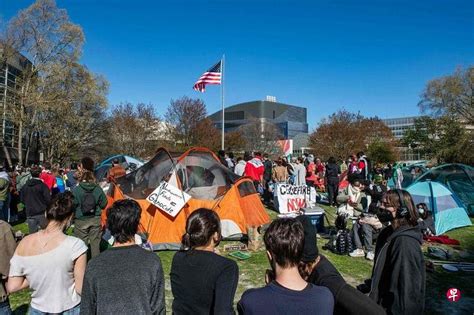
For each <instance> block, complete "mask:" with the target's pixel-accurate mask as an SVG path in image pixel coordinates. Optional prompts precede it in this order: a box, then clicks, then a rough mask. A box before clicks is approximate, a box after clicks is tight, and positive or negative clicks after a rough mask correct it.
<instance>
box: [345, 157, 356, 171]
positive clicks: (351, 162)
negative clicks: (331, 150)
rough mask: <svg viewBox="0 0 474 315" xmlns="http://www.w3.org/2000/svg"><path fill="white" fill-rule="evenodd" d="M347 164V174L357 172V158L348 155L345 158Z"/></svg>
mask: <svg viewBox="0 0 474 315" xmlns="http://www.w3.org/2000/svg"><path fill="white" fill-rule="evenodd" d="M347 164H348V172H347V174H348V175H353V174H357V170H358V168H357V165H358V164H357V159H356V157H355V156H354V155H351V156H349V158H348V159H347Z"/></svg>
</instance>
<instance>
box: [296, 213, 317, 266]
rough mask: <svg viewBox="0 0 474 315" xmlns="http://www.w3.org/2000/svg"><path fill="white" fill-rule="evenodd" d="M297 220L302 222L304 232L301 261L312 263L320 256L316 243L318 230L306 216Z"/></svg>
mask: <svg viewBox="0 0 474 315" xmlns="http://www.w3.org/2000/svg"><path fill="white" fill-rule="evenodd" d="M296 219H297V220H298V221H300V222H301V224H302V225H303V230H304V248H303V257H302V258H301V261H303V262H311V261H313V260H315V259H316V258H317V257H318V255H319V252H318V246H317V243H316V242H317V241H316V228H315V227H314V225H313V224H312V223H311V219H310V218H309V217H308V216H306V215H300V216H298V217H296Z"/></svg>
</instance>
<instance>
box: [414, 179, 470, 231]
mask: <svg viewBox="0 0 474 315" xmlns="http://www.w3.org/2000/svg"><path fill="white" fill-rule="evenodd" d="M407 191H408V192H409V193H410V194H411V196H412V197H413V201H414V202H415V204H418V203H421V202H424V203H426V205H427V206H428V209H430V210H431V211H432V213H433V218H434V222H435V230H436V235H441V234H443V233H445V232H446V231H449V230H452V229H455V228H458V227H463V226H468V225H471V220H469V217H468V216H467V214H466V210H465V209H464V207H463V205H462V203H461V201H460V200H459V199H458V198H457V197H456V195H454V194H453V192H452V191H450V190H449V189H448V188H447V187H446V186H444V185H443V184H440V183H438V182H431V181H426V182H419V183H415V184H413V185H411V186H410V187H408V188H407Z"/></svg>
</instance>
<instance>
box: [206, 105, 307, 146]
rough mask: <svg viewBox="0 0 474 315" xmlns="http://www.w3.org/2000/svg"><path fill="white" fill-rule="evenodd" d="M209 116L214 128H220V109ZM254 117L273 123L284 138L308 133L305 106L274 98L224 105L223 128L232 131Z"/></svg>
mask: <svg viewBox="0 0 474 315" xmlns="http://www.w3.org/2000/svg"><path fill="white" fill-rule="evenodd" d="M209 118H210V119H211V120H212V122H213V123H214V126H215V127H216V128H218V129H219V130H220V129H221V128H222V112H221V111H218V112H216V113H214V114H212V115H210V116H209ZM255 119H258V120H260V121H261V122H262V123H264V122H269V123H273V124H275V125H276V126H277V127H278V129H279V131H280V134H281V135H282V137H283V138H285V139H293V138H294V137H295V136H296V135H298V134H301V133H303V134H307V133H308V122H307V111H306V108H305V107H299V106H294V105H288V104H283V103H278V102H276V100H275V98H271V99H269V98H267V100H264V101H252V102H246V103H240V104H236V105H233V106H229V107H226V108H225V125H224V130H225V132H229V131H234V130H236V129H238V128H239V127H240V126H243V125H245V124H248V123H250V122H251V121H252V120H255ZM262 125H263V124H262Z"/></svg>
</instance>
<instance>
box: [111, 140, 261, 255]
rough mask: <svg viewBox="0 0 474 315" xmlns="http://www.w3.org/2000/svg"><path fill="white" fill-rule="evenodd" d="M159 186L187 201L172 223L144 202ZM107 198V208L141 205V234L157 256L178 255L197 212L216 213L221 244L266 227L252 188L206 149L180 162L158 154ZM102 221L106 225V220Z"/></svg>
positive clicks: (192, 152)
mask: <svg viewBox="0 0 474 315" xmlns="http://www.w3.org/2000/svg"><path fill="white" fill-rule="evenodd" d="M162 181H167V182H168V183H170V184H172V185H174V186H176V187H178V188H180V189H181V190H183V191H184V192H186V193H188V194H189V195H191V199H190V200H189V201H188V202H187V204H186V205H185V206H184V208H183V209H182V210H181V211H180V212H179V213H178V215H177V216H176V217H174V218H173V217H171V216H169V215H168V214H166V213H165V212H163V211H161V210H160V209H158V208H157V207H155V206H154V205H153V204H151V203H149V202H148V201H147V200H146V198H147V197H148V195H149V194H151V193H152V192H153V191H154V190H155V189H156V187H158V186H159V185H160V183H161V182H162ZM108 197H109V205H110V204H111V203H112V202H113V201H116V200H120V199H123V198H132V199H134V200H136V201H137V202H138V203H139V204H140V206H141V208H142V215H141V221H140V230H141V232H143V233H145V234H146V235H147V237H148V240H149V241H151V243H152V244H153V249H155V250H160V249H178V248H179V246H180V243H181V237H182V235H183V234H184V232H185V225H186V219H187V218H188V217H189V215H190V214H191V213H192V212H193V211H195V210H197V209H199V208H209V209H213V210H214V211H216V212H217V214H218V215H219V217H220V219H221V225H222V235H223V237H224V238H236V237H241V236H242V235H243V234H247V227H257V226H260V225H263V224H266V223H268V222H270V218H269V216H268V214H267V213H266V212H265V209H264V207H263V205H262V203H261V201H260V197H259V195H258V193H257V192H256V191H255V187H254V185H253V182H252V181H251V180H250V179H249V178H246V177H239V176H237V175H236V174H234V173H233V172H232V171H230V170H229V169H228V168H227V167H225V166H224V165H222V164H221V163H220V162H219V159H218V158H217V156H216V155H215V154H214V153H213V152H212V151H210V150H209V149H206V148H192V149H190V150H188V151H186V152H185V153H183V154H182V155H181V156H179V157H172V156H171V155H170V153H169V152H168V151H167V150H166V149H164V148H160V149H158V151H157V153H156V155H155V157H154V158H153V159H151V160H150V161H149V162H147V163H145V165H143V166H142V167H140V168H139V169H137V170H136V171H134V172H132V173H130V174H128V175H126V176H124V177H121V178H118V179H117V183H116V185H114V186H113V187H112V188H111V189H110V190H109V196H108ZM104 214H105V211H104ZM102 219H103V223H105V220H106V218H105V216H104V217H103V218H102Z"/></svg>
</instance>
